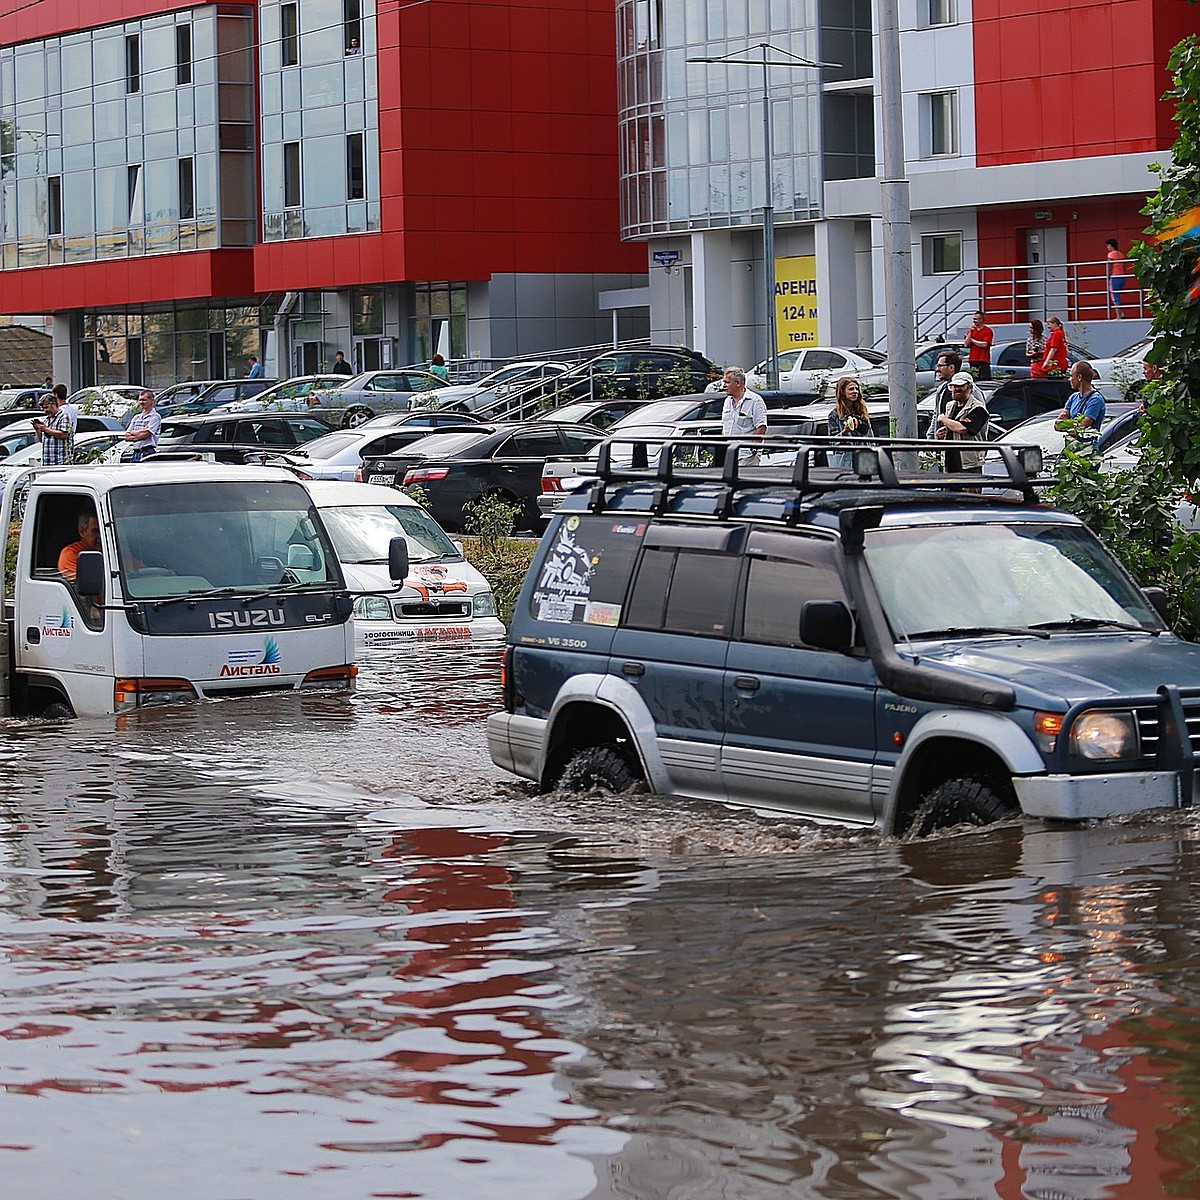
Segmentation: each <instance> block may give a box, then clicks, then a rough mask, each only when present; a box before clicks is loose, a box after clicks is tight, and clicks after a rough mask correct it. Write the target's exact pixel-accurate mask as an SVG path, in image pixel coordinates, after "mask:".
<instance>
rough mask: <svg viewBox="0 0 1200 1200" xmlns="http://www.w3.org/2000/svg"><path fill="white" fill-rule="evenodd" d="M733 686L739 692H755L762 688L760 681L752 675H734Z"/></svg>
mask: <svg viewBox="0 0 1200 1200" xmlns="http://www.w3.org/2000/svg"><path fill="white" fill-rule="evenodd" d="M733 686H734V687H735V688H737V690H738V691H739V692H757V691H758V689H759V688H760V687H761V686H762V680H761V679H759V678H758V677H757V676H754V675H735V676H734V677H733Z"/></svg>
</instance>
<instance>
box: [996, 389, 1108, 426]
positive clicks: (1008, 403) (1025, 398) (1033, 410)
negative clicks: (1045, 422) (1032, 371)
mask: <svg viewBox="0 0 1200 1200" xmlns="http://www.w3.org/2000/svg"><path fill="white" fill-rule="evenodd" d="M976 386H977V387H978V388H979V391H980V394H981V395H982V396H983V398H984V400H985V401H986V403H987V407H988V412H989V413H990V414H991V418H992V421H993V422H994V423H995V424H997V425H999V426H1001V427H1002V428H1003V429H1006V430H1008V429H1012V428H1013V427H1014V426H1016V425H1019V424H1020V423H1021V422H1022V421H1027V420H1028V419H1029V418H1030V417H1035V416H1037V415H1038V414H1039V413H1044V412H1058V411H1059V410H1060V409H1062V408H1063V407H1064V406H1065V405H1066V403H1067V401H1068V399H1070V396H1071V393H1072V392H1073V391H1074V388H1072V387H1071V381H1070V380H1069V379H1067V378H1066V377H1065V376H1046V377H1044V378H1042V379H1032V378H1026V379H1006V380H1005V381H1004V382H1003V383H995V382H994V381H993V382H992V383H991V384H988V383H981V384H977V385H976ZM1095 387H1096V390H1097V391H1098V392H1100V393H1101V394H1102V395H1103V396H1104V402H1105V404H1113V403H1119V402H1121V401H1122V400H1123V398H1124V397H1123V396H1122V393H1121V389H1120V388H1119V387H1117V386H1116V385H1115V384H1112V383H1097V384H1095Z"/></svg>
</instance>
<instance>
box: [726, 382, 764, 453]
mask: <svg viewBox="0 0 1200 1200" xmlns="http://www.w3.org/2000/svg"><path fill="white" fill-rule="evenodd" d="M721 432H722V433H723V434H724V435H725V436H726V437H747V436H749V435H750V434H754V436H755V437H763V436H764V435H765V434H766V432H767V406H766V405H765V404H764V403H763V398H762V397H761V396H760V395H759V394H758V393H757V392H751V391H748V390H747V388H746V372H745V371H743V370H742V368H741V367H729V368H728V369H727V370H726V372H725V406H724V407H723V408H722V409H721Z"/></svg>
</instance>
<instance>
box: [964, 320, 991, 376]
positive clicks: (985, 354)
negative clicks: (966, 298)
mask: <svg viewBox="0 0 1200 1200" xmlns="http://www.w3.org/2000/svg"><path fill="white" fill-rule="evenodd" d="M995 336H996V335H995V334H994V333H993V332H992V330H991V327H990V326H988V325H985V324H984V322H983V312H982V311H978V312H976V313H975V316H974V317H972V318H971V328H970V329H968V330H967V336H966V337H965V338H964V339H963V340H964V341H965V342H966V344H967V366H969V367H970V368H971V373H972V374H973V375H974V376H975V378H976V379H991V377H992V339H993V338H994V337H995Z"/></svg>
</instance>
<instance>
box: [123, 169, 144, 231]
mask: <svg viewBox="0 0 1200 1200" xmlns="http://www.w3.org/2000/svg"><path fill="white" fill-rule="evenodd" d="M125 179H126V186H127V189H128V198H129V224H130V225H141V224H142V222H143V221H144V220H145V200H144V198H143V196H142V168H141V164H140V163H131V164H130V165H129V166H128V167H126V168H125Z"/></svg>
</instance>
